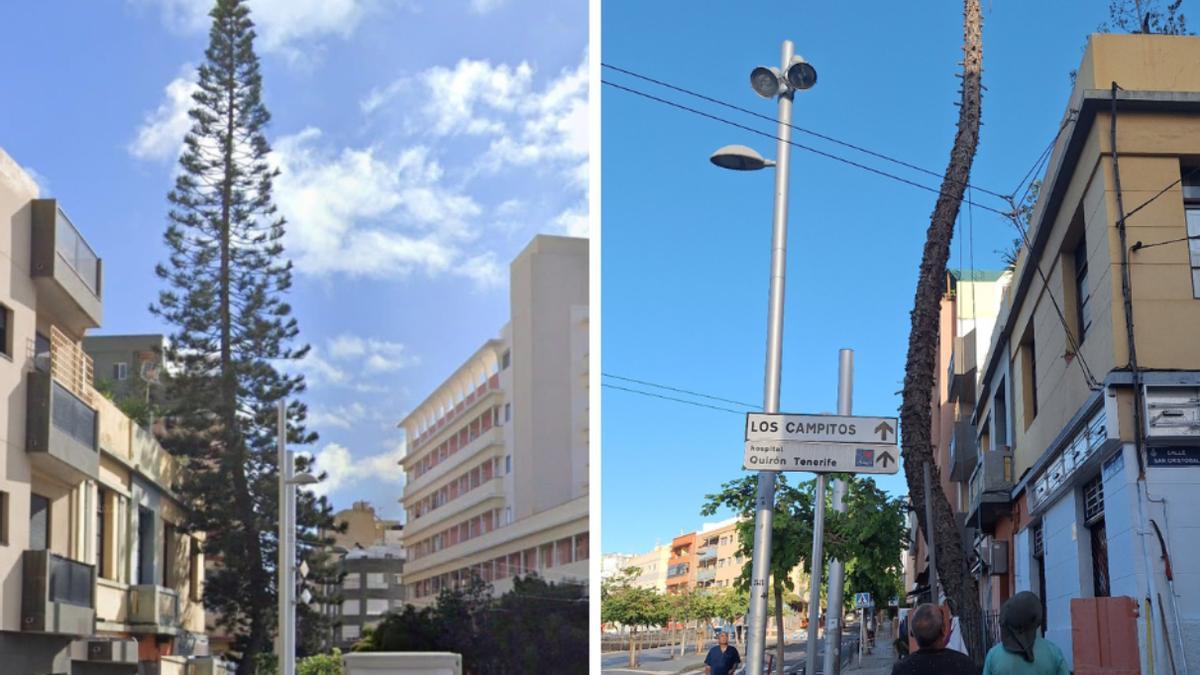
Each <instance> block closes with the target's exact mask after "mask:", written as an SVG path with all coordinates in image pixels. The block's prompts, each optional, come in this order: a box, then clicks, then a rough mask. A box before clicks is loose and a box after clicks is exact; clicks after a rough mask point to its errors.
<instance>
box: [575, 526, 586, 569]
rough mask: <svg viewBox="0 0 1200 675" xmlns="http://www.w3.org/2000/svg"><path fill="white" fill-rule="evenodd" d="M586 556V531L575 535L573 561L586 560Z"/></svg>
mask: <svg viewBox="0 0 1200 675" xmlns="http://www.w3.org/2000/svg"><path fill="white" fill-rule="evenodd" d="M587 557H588V533H587V532H584V533H583V534H577V535H575V562H579V561H580V560H587Z"/></svg>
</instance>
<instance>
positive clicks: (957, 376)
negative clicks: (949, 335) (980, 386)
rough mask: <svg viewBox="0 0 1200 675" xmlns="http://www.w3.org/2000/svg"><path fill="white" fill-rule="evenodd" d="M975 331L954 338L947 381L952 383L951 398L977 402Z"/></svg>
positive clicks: (950, 388)
mask: <svg viewBox="0 0 1200 675" xmlns="http://www.w3.org/2000/svg"><path fill="white" fill-rule="evenodd" d="M975 339H976V338H975V331H974V329H972V330H970V331H968V332H967V334H966V335H962V336H959V337H956V338H954V342H953V345H952V347H953V351H952V352H951V353H950V367H949V368H948V370H947V373H946V375H947V381H948V382H949V383H950V387H949V390H950V391H949V395H950V400H955V399H959V400H963V401H967V402H969V403H974V402H975V374H976V371H975V369H976V367H977V365H978V364H977V361H976V354H975Z"/></svg>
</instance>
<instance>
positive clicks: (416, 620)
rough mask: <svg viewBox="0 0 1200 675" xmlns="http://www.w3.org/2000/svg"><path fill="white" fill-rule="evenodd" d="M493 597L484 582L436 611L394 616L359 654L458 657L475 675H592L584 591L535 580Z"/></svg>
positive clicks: (445, 595)
mask: <svg viewBox="0 0 1200 675" xmlns="http://www.w3.org/2000/svg"><path fill="white" fill-rule="evenodd" d="M490 592H491V589H490V588H489V587H488V585H487V584H486V583H484V582H483V581H480V580H479V579H475V580H474V581H472V582H471V583H468V584H467V585H466V586H465V587H464V588H461V589H445V590H443V591H442V592H441V594H439V595H438V599H437V602H436V604H435V605H434V606H433V607H425V608H421V609H417V608H415V607H413V606H412V605H408V606H406V607H404V609H402V610H400V611H398V612H393V613H391V614H388V615H387V617H385V618H384V619H383V621H382V622H380V624H379V625H378V626H376V627H375V629H374V630H370V631H368V632H367V634H366V635H365V636H364V638H363V639H362V640H361V641H360V642H359V643H358V644H356V645H355V646H354V650H355V651H385V652H393V651H398V652H409V651H422V652H427V651H446V652H455V653H458V654H461V655H462V657H463V672H465V673H470V674H471V675H503V674H506V673H564V674H566V675H571V674H574V673H580V674H582V673H586V672H587V670H588V616H587V615H588V605H587V595H586V592H587V589H586V588H585V587H584V586H583V585H580V584H567V583H562V584H556V583H552V582H548V581H545V580H543V579H541V578H538V577H536V576H529V577H523V578H517V579H514V580H513V589H512V590H511V591H509V592H508V593H505V594H504V595H503V596H501V597H499V598H491V597H490Z"/></svg>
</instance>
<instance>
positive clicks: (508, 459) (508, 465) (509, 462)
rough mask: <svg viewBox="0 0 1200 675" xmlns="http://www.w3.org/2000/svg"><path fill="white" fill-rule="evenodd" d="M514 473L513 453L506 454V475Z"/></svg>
mask: <svg viewBox="0 0 1200 675" xmlns="http://www.w3.org/2000/svg"><path fill="white" fill-rule="evenodd" d="M510 473H512V455H505V456H504V475H506V476H507V475H508V474H510Z"/></svg>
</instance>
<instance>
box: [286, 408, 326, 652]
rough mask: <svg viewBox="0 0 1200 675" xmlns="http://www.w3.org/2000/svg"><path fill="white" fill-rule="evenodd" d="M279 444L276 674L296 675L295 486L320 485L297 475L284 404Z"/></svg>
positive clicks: (307, 475) (305, 474) (307, 476)
mask: <svg viewBox="0 0 1200 675" xmlns="http://www.w3.org/2000/svg"><path fill="white" fill-rule="evenodd" d="M277 416H278V428H277V430H276V433H277V434H278V442H279V564H278V565H277V567H276V571H277V572H278V575H277V576H278V578H277V580H276V584H277V592H278V595H279V622H278V623H279V673H280V675H296V599H295V596H296V486H297V485H314V484H316V483H319V482H320V479H318V478H317V477H316V476H314V475H312V474H311V473H308V472H304V471H302V472H300V473H297V472H296V464H295V462H296V459H295V457H294V456H293V454H292V451H291V450H288V449H287V402H286V401H284V400H280V401H279V404H278V408H277Z"/></svg>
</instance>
